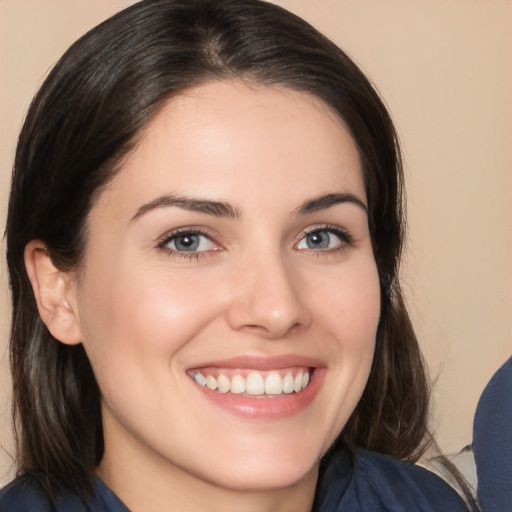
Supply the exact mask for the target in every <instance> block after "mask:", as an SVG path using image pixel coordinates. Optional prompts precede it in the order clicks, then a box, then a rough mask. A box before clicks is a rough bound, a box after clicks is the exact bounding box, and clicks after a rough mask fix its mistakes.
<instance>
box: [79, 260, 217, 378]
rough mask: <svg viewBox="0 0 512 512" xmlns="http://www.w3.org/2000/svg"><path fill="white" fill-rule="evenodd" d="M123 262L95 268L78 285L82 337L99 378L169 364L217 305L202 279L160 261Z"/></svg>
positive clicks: (119, 375) (205, 322)
mask: <svg viewBox="0 0 512 512" xmlns="http://www.w3.org/2000/svg"><path fill="white" fill-rule="evenodd" d="M125 267H126V265H125V266H123V265H120V264H118V265H117V266H111V267H110V269H109V272H105V273H101V272H100V269H99V268H97V269H96V272H90V273H89V274H88V278H87V281H85V282H84V283H83V286H82V294H81V296H80V300H79V310H80V323H81V327H82V333H83V343H84V346H85V349H86V351H87V353H88V356H89V358H90V360H91V363H92V365H93V368H94V370H95V372H96V374H97V377H98V380H102V379H103V378H107V379H109V380H114V378H126V379H129V378H130V374H133V372H137V371H139V372H144V371H146V370H147V371H148V372H149V373H151V371H152V370H151V368H155V365H159V366H162V365H167V366H168V365H170V364H171V358H172V357H174V356H176V354H179V351H180V349H181V348H182V347H183V346H185V345H186V344H187V342H188V341H190V340H191V339H193V338H194V336H195V335H196V333H197V332H199V331H200V330H201V329H203V328H204V326H205V325H207V324H208V323H209V322H211V321H212V319H213V318H215V317H216V315H217V314H218V310H219V305H218V299H216V296H215V294H212V293H211V290H210V292H209V293H208V286H207V282H206V281H205V280H204V279H201V278H197V277H194V278H192V277H191V276H183V275H180V273H176V272H174V273H173V272H169V271H168V270H167V269H165V268H161V267H155V268H149V269H148V268H144V269H141V268H137V266H136V265H133V264H131V265H129V269H127V268H125ZM112 269H114V270H112ZM209 283H210V284H211V280H210V281H209Z"/></svg>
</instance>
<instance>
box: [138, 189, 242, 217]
mask: <svg viewBox="0 0 512 512" xmlns="http://www.w3.org/2000/svg"><path fill="white" fill-rule="evenodd" d="M169 206H177V207H178V208H182V209H184V210H190V211H193V212H200V213H206V214H208V215H213V216H215V217H228V218H232V219H237V218H239V217H240V216H241V213H240V212H239V211H238V210H237V209H236V208H235V207H233V206H232V205H230V204H229V203H225V202H222V201H210V200H207V199H197V198H193V197H182V196H173V195H164V196H161V197H159V198H157V199H155V200H154V201H151V202H149V203H146V204H144V205H143V206H141V207H140V208H139V209H138V210H137V212H136V213H135V215H134V216H133V217H132V218H131V220H135V219H137V218H138V217H141V216H142V215H144V214H146V213H148V212H150V211H152V210H156V209H158V208H164V207H169Z"/></svg>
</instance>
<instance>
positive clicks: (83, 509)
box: [0, 477, 129, 512]
mask: <svg viewBox="0 0 512 512" xmlns="http://www.w3.org/2000/svg"><path fill="white" fill-rule="evenodd" d="M92 485H93V494H92V495H91V496H90V497H89V499H87V502H85V501H83V500H82V499H80V498H78V497H77V496H75V495H74V494H71V493H69V492H64V493H62V494H61V495H59V498H58V500H57V503H56V505H55V508H52V506H51V504H50V502H49V500H48V498H47V497H46V496H45V494H44V493H43V490H42V489H41V487H40V485H39V484H38V482H37V480H36V479H35V478H33V477H20V478H17V479H16V480H14V481H13V482H11V483H10V484H9V485H7V487H4V488H3V489H2V490H0V512H28V511H30V512H129V511H128V509H127V508H126V507H125V506H124V505H123V503H121V501H120V500H119V498H117V496H116V495H115V494H114V493H113V492H112V491H111V490H110V489H109V488H108V487H107V486H106V485H105V484H104V483H103V482H102V481H101V480H100V479H99V478H97V477H94V478H93V479H92Z"/></svg>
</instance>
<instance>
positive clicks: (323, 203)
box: [131, 192, 368, 221]
mask: <svg viewBox="0 0 512 512" xmlns="http://www.w3.org/2000/svg"><path fill="white" fill-rule="evenodd" d="M343 203H352V204H355V205H357V206H359V207H360V208H362V209H363V210H364V211H365V212H366V213H368V207H367V206H366V204H365V203H364V202H363V201H362V200H361V199H359V198H358V197H357V196H355V195H354V194H351V193H349V192H340V193H335V194H326V195H323V196H319V197H316V198H314V199H310V200H308V201H306V202H305V203H303V204H302V205H301V206H299V208H297V209H296V210H294V211H293V213H294V214H295V215H308V214H311V213H314V212H317V211H320V210H325V209H327V208H331V207H332V206H335V205H337V204H343ZM170 206H176V207H178V208H182V209H184V210H189V211H193V212H200V213H206V214H208V215H213V216H215V217H227V218H231V219H238V218H240V217H241V216H242V214H241V212H240V210H238V209H237V208H235V207H234V206H232V205H231V204H229V203H226V202H223V201H211V200H208V199H198V198H193V197H183V196H174V195H164V196H160V197H159V198H157V199H155V200H153V201H151V202H149V203H146V204H144V205H142V206H141V207H140V208H139V209H138V210H137V212H136V213H135V215H134V216H133V217H132V218H131V220H132V221H133V220H135V219H137V218H139V217H141V216H142V215H144V214H146V213H148V212H150V211H152V210H156V209H158V208H165V207H170Z"/></svg>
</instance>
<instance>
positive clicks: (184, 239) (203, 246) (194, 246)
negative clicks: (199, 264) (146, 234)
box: [161, 231, 215, 253]
mask: <svg viewBox="0 0 512 512" xmlns="http://www.w3.org/2000/svg"><path fill="white" fill-rule="evenodd" d="M214 246H215V244H214V242H213V241H212V240H211V239H210V238H209V237H208V236H206V235H204V234H202V233H194V232H193V231H190V232H181V233H174V234H171V235H170V236H169V237H168V238H167V239H166V240H165V241H164V242H163V243H162V244H161V247H163V248H166V249H170V250H171V251H175V252H192V253H194V252H205V251H210V250H212V248H213V247H214Z"/></svg>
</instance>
